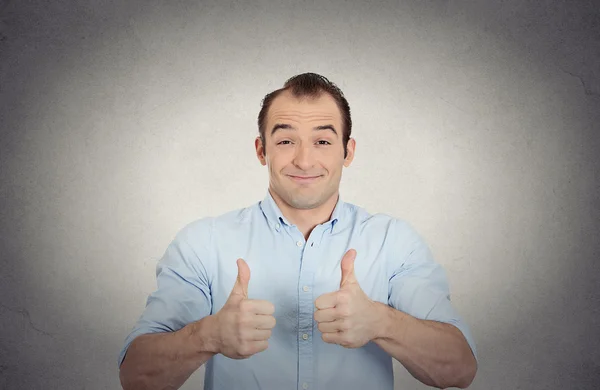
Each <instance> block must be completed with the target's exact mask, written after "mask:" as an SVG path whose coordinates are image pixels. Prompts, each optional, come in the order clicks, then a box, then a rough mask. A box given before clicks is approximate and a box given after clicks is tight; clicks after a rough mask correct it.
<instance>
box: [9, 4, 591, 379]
mask: <svg viewBox="0 0 600 390" xmlns="http://www.w3.org/2000/svg"><path fill="white" fill-rule="evenodd" d="M599 9H600V6H599V5H598V3H597V2H594V1H518V0H510V1H503V2H501V3H500V4H492V3H491V2H488V3H481V2H478V3H473V4H468V3H464V2H460V3H459V2H456V1H433V2H417V1H412V2H402V3H401V4H397V3H396V2H392V1H387V2H377V1H371V2H359V1H337V2H325V3H322V2H318V1H315V2H293V3H292V2H288V1H284V2H281V1H266V0H265V1H259V2H252V4H250V2H246V1H234V2H231V1H219V2H217V1H213V2H208V1H202V2H200V1H176V2H175V1H173V2H167V1H127V2H117V1H97V0H94V1H92V0H87V1H77V2H76V1H71V0H62V1H52V2H48V1H40V0H31V1H1V2H0V15H1V20H0V23H1V24H0V126H1V133H0V137H1V143H0V201H1V209H0V210H1V216H0V250H1V259H0V260H1V262H0V267H1V268H0V293H1V294H0V316H1V317H0V329H1V336H0V388H2V389H116V388H118V387H119V384H118V373H117V360H116V359H117V355H118V352H119V349H120V348H121V346H122V342H123V339H124V337H125V335H126V334H127V332H128V331H129V329H130V328H131V326H133V323H134V322H135V320H136V319H137V317H138V315H139V314H140V313H141V311H142V309H143V307H144V303H145V300H146V297H147V295H148V294H149V293H150V292H151V291H152V290H153V289H154V288H155V279H154V267H155V264H156V261H157V260H158V259H159V258H160V256H161V255H162V254H163V252H164V250H165V249H166V246H167V245H168V243H169V242H170V241H171V240H172V239H173V237H174V235H175V233H176V232H177V230H178V229H180V228H181V227H182V226H183V225H184V224H186V223H188V222H190V221H192V220H194V219H197V218H200V217H203V216H207V215H218V214H220V213H222V212H226V211H228V210H231V209H234V208H239V207H244V206H247V205H250V204H252V203H254V202H257V201H258V200H260V199H262V198H263V197H264V195H265V194H266V188H267V170H266V168H264V167H262V166H261V165H260V164H259V162H258V160H257V159H256V157H255V155H254V148H253V140H254V137H255V136H256V135H257V128H256V124H255V123H256V116H257V114H258V110H259V108H260V107H259V103H260V100H261V99H262V97H263V96H264V95H265V94H266V93H267V92H269V91H271V90H273V89H275V88H278V87H280V86H281V85H282V83H283V82H284V81H285V79H287V78H288V77H290V76H292V75H294V74H297V73H301V72H305V71H314V72H318V73H322V74H324V75H325V76H327V77H329V78H330V79H331V80H332V81H334V82H336V83H338V85H339V86H340V87H341V88H342V90H343V91H344V92H345V93H346V96H347V98H348V100H349V102H350V107H351V109H352V113H353V119H354V123H355V125H354V132H353V135H354V136H355V138H356V140H357V155H356V159H355V161H354V163H353V164H352V166H351V167H350V168H348V169H345V171H344V176H343V179H342V187H341V191H342V196H343V197H344V200H346V201H348V202H351V203H355V204H358V205H361V206H363V207H366V208H367V210H369V211H371V212H384V213H388V214H391V215H394V216H396V217H399V218H403V219H406V220H408V221H409V222H411V223H412V224H413V225H414V226H415V227H416V228H417V230H418V231H419V232H421V233H422V235H423V236H424V237H425V239H426V240H427V242H428V243H429V244H430V246H431V248H432V250H433V252H434V254H435V256H436V258H437V260H438V261H439V262H440V263H442V264H443V265H444V266H445V267H446V269H447V271H448V273H449V278H450V283H451V288H452V292H453V301H454V302H455V305H456V307H457V308H458V310H459V311H460V313H461V314H462V315H463V316H464V317H465V319H466V320H467V322H468V323H469V324H470V326H471V328H472V330H473V333H474V336H475V339H476V341H477V345H478V350H479V356H480V360H481V363H480V368H479V372H478V375H477V377H476V380H475V382H474V383H473V385H472V387H471V388H473V389H593V388H598V387H597V386H598V383H600V341H599V336H598V335H599V333H600V332H599V329H600V304H599V301H600V292H599V289H598V286H599V284H600V283H599V275H600V238H599V237H600V222H599V221H600V195H599V192H600V191H599V185H600V177H599V172H600V158H599V157H598V155H600V135H599V131H600V125H599V123H600V14H599ZM395 368H396V370H395V373H396V383H397V388H398V389H422V388H424V387H425V386H422V385H420V384H419V383H417V382H416V381H415V380H414V379H412V377H410V375H409V374H408V373H407V372H406V371H405V370H404V368H403V367H402V366H400V365H399V364H396V365H395ZM202 378H203V368H202V369H200V370H199V371H198V372H197V373H196V374H194V375H193V376H192V378H191V379H190V380H189V381H188V382H187V383H186V385H185V386H184V388H185V389H201V388H202Z"/></svg>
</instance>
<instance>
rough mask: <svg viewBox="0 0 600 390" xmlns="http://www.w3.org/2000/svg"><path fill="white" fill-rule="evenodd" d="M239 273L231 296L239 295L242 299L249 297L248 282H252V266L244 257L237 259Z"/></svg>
mask: <svg viewBox="0 0 600 390" xmlns="http://www.w3.org/2000/svg"><path fill="white" fill-rule="evenodd" d="M237 267H238V275H237V279H236V280H235V284H234V285H233V289H232V290H231V294H230V295H229V296H230V297H231V296H232V295H237V296H239V297H241V298H242V299H248V283H249V282H250V267H248V264H247V263H246V262H245V261H244V259H238V260H237Z"/></svg>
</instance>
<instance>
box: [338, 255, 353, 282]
mask: <svg viewBox="0 0 600 390" xmlns="http://www.w3.org/2000/svg"><path fill="white" fill-rule="evenodd" d="M355 259H356V250H354V249H350V250H349V251H348V252H346V254H345V255H344V257H342V263H341V266H342V281H341V282H340V288H342V287H343V286H344V285H345V284H346V283H354V282H356V276H355V275H354V260H355Z"/></svg>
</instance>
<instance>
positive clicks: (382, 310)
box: [373, 302, 477, 389]
mask: <svg viewBox="0 0 600 390" xmlns="http://www.w3.org/2000/svg"><path fill="white" fill-rule="evenodd" d="M375 303H376V307H377V310H378V313H379V315H378V318H379V319H380V321H379V322H378V323H379V330H378V332H377V333H376V334H377V336H376V337H375V338H374V339H373V342H374V343H375V344H377V345H378V346H380V347H381V348H382V349H383V350H384V351H386V352H387V353H388V354H389V355H390V356H392V357H394V358H395V359H396V360H398V361H399V362H400V363H401V364H402V365H403V366H404V367H405V368H406V369H407V370H408V371H409V372H410V373H411V375H413V376H414V377H415V378H416V379H418V380H420V381H421V382H423V383H424V384H426V385H429V386H434V387H437V388H446V387H459V388H463V389H464V388H466V387H468V386H469V385H470V384H471V382H472V381H473V378H474V377H475V373H476V372H477V361H476V360H475V357H474V356H473V352H472V351H471V348H470V347H469V344H468V343H467V341H466V340H465V338H464V336H463V335H462V333H461V331H460V330H458V328H456V327H454V326H453V325H450V324H446V323H441V322H437V321H429V320H420V319H418V318H415V317H412V316H410V315H408V314H406V313H403V312H401V311H399V310H396V309H394V308H393V307H389V306H387V305H384V304H382V303H380V302H375Z"/></svg>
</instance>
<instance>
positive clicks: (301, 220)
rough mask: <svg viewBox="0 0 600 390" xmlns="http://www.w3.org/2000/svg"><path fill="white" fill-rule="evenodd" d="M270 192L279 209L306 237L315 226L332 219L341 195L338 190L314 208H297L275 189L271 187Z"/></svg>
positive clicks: (306, 237)
mask: <svg viewBox="0 0 600 390" xmlns="http://www.w3.org/2000/svg"><path fill="white" fill-rule="evenodd" d="M269 193H270V194H271V197H273V200H274V201H275V204H277V207H279V210H281V213H282V214H283V216H284V217H285V218H286V219H287V220H288V221H290V222H291V223H292V224H294V225H296V227H298V229H299V230H300V232H302V234H303V235H304V238H305V239H308V236H309V235H310V232H311V231H312V230H313V229H314V228H315V226H317V225H319V224H322V223H323V222H327V221H329V220H330V219H331V214H333V210H334V209H335V205H336V204H337V201H338V197H339V191H336V192H335V194H333V195H332V196H331V197H330V198H329V199H327V200H326V201H325V202H324V203H323V204H322V205H320V206H318V207H315V208H314V209H296V208H294V207H291V206H290V205H288V204H287V203H286V202H284V201H283V199H281V198H280V197H279V195H277V194H276V193H275V191H272V190H271V188H269Z"/></svg>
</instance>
